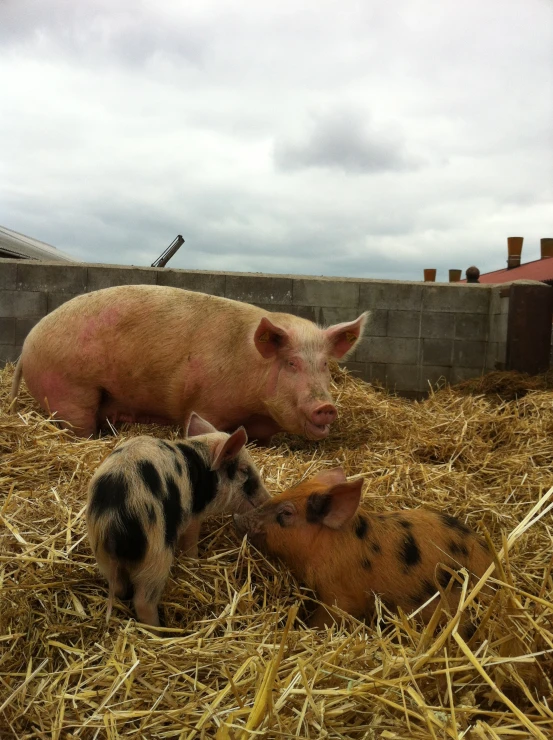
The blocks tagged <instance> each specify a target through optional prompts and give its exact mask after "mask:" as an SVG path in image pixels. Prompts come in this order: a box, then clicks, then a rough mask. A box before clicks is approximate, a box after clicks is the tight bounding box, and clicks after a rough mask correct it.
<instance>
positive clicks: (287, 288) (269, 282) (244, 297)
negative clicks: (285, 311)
mask: <svg viewBox="0 0 553 740" xmlns="http://www.w3.org/2000/svg"><path fill="white" fill-rule="evenodd" d="M225 295H226V297H227V298H232V299H233V300H235V301H243V302H244V303H264V304H267V305H269V304H271V303H275V304H278V305H281V306H287V305H292V279H291V278H287V277H282V278H280V277H263V276H262V275H227V278H226V288H225Z"/></svg>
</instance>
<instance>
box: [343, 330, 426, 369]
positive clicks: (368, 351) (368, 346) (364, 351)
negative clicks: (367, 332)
mask: <svg viewBox="0 0 553 740" xmlns="http://www.w3.org/2000/svg"><path fill="white" fill-rule="evenodd" d="M418 349H419V340H418V339H410V338H403V337H368V338H365V339H362V340H361V341H360V342H359V344H358V345H357V350H356V352H355V357H354V359H355V360H356V361H357V362H371V363H386V364H388V363H399V364H405V365H416V364H417V360H418Z"/></svg>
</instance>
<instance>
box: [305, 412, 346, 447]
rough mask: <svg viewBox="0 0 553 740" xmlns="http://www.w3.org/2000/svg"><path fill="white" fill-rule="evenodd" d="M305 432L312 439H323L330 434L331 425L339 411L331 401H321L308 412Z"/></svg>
mask: <svg viewBox="0 0 553 740" xmlns="http://www.w3.org/2000/svg"><path fill="white" fill-rule="evenodd" d="M306 416H307V422H306V425H305V433H306V435H307V437H309V438H310V439H323V438H324V437H326V436H328V433H329V431H330V425H331V424H332V422H333V421H335V420H336V417H337V416H338V412H337V411H336V408H335V407H334V406H333V405H332V404H331V403H321V404H320V405H319V406H316V407H315V408H314V409H312V410H311V411H309V412H308V413H307V414H306Z"/></svg>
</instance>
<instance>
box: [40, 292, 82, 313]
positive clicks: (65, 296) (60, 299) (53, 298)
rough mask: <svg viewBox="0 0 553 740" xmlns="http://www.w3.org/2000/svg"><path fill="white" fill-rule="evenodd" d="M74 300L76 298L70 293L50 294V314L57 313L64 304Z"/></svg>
mask: <svg viewBox="0 0 553 740" xmlns="http://www.w3.org/2000/svg"><path fill="white" fill-rule="evenodd" d="M72 298H76V296H74V295H71V294H70V293H48V298H47V307H48V313H52V311H55V310H56V308H58V307H59V306H61V305H62V303H67V301H70V300H71V299H72Z"/></svg>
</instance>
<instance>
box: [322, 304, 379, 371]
mask: <svg viewBox="0 0 553 740" xmlns="http://www.w3.org/2000/svg"><path fill="white" fill-rule="evenodd" d="M368 316H369V313H368V311H365V313H362V314H361V316H359V318H358V319H355V321H347V322H345V323H343V324H335V325H334V326H329V327H328V329H325V330H324V332H325V334H326V336H327V338H328V339H329V341H330V345H331V350H330V354H331V355H332V357H336V359H337V360H340V359H341V358H342V357H344V356H345V355H347V353H348V352H351V350H352V349H353V348H354V347H355V345H356V344H357V342H358V340H359V337H360V336H361V335H362V334H363V330H364V328H365V323H366V321H367V318H368Z"/></svg>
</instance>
